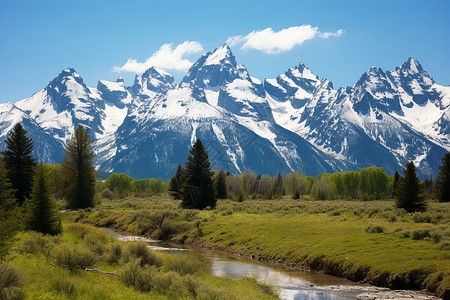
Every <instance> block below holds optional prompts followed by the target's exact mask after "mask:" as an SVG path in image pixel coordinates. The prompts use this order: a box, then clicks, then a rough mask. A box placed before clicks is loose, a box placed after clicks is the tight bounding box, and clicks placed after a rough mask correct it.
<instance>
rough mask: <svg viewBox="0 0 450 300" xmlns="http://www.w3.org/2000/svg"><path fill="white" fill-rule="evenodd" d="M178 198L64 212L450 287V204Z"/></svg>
mask: <svg viewBox="0 0 450 300" xmlns="http://www.w3.org/2000/svg"><path fill="white" fill-rule="evenodd" d="M179 204H180V202H179V201H176V200H172V199H171V198H170V197H168V196H166V195H164V194H163V195H159V196H154V197H151V198H136V197H125V198H123V199H113V200H106V199H104V200H103V201H102V203H101V205H100V206H98V207H97V208H96V209H87V210H81V211H77V212H66V213H65V220H66V221H68V222H82V223H90V224H93V225H95V226H101V227H112V228H115V229H117V230H119V231H124V232H128V233H131V234H136V235H144V236H148V237H152V238H158V239H170V240H173V241H174V242H178V243H185V244H192V245H193V246H196V245H202V246H206V247H211V248H215V249H217V248H219V249H222V250H225V251H229V252H232V253H236V254H239V255H245V256H249V257H252V258H256V259H259V260H261V261H268V262H271V263H278V264H282V265H285V266H287V267H291V268H292V267H294V268H312V269H315V270H321V271H324V272H326V273H328V274H332V275H337V276H341V277H345V278H349V279H352V280H354V281H363V282H368V283H372V284H375V285H379V286H388V287H391V288H400V289H403V288H407V289H422V288H426V289H428V290H430V291H433V292H435V293H436V294H437V295H441V296H442V295H444V293H445V291H448V290H449V289H450V223H449V222H450V205H448V203H435V202H430V203H428V209H427V211H426V212H416V213H406V212H405V211H404V210H402V209H397V208H395V204H394V202H393V201H391V200H387V201H367V202H363V201H344V200H332V201H317V200H312V199H311V198H308V197H307V198H304V199H302V200H291V199H282V200H246V201H244V202H235V201H230V200H219V201H218V202H217V207H216V209H213V210H203V211H200V210H183V209H181V208H179ZM447 293H448V292H447Z"/></svg>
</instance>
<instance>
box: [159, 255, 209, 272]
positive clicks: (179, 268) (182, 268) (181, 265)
mask: <svg viewBox="0 0 450 300" xmlns="http://www.w3.org/2000/svg"><path fill="white" fill-rule="evenodd" d="M164 267H165V268H166V269H168V270H172V271H175V272H177V273H179V274H181V275H186V274H194V273H197V272H199V271H200V270H202V269H203V264H202V262H201V261H200V260H198V259H195V258H193V257H185V256H170V257H167V259H166V261H165V265H164Z"/></svg>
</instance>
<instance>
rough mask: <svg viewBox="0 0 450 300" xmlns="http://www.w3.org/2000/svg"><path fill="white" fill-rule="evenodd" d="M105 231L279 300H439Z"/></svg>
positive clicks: (423, 295) (423, 294)
mask: <svg viewBox="0 0 450 300" xmlns="http://www.w3.org/2000/svg"><path fill="white" fill-rule="evenodd" d="M105 230H106V232H107V233H108V235H110V236H112V237H115V238H117V239H120V240H122V241H134V240H142V241H145V242H147V243H148V245H149V247H150V248H152V249H153V250H155V251H166V252H168V253H170V254H172V255H191V256H195V257H197V258H199V259H201V260H204V261H206V263H207V266H208V267H209V271H210V272H211V274H213V275H215V276H219V277H230V278H239V277H243V276H246V277H252V278H255V279H256V280H257V281H259V282H264V283H268V284H271V285H273V286H275V287H276V288H277V290H278V292H279V295H280V298H281V299H288V300H329V299H333V300H344V299H412V298H414V299H439V298H435V297H433V296H431V295H428V294H425V293H421V292H419V291H391V290H389V289H385V288H379V287H374V286H370V285H362V284H358V283H355V282H352V281H349V280H346V279H342V278H339V277H335V276H330V275H325V274H322V273H317V272H306V271H286V270H283V269H281V268H277V267H273V266H268V265H267V264H264V263H260V262H258V261H253V260H249V259H245V258H241V257H236V256H233V255H230V254H227V253H223V252H219V251H213V250H205V249H197V248H185V247H183V246H179V245H171V244H167V243H166V242H163V241H154V240H149V239H146V238H143V237H136V236H129V235H122V234H119V233H117V232H115V231H113V230H110V229H105Z"/></svg>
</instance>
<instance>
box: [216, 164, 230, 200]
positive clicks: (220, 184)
mask: <svg viewBox="0 0 450 300" xmlns="http://www.w3.org/2000/svg"><path fill="white" fill-rule="evenodd" d="M227 190H228V188H227V175H226V174H225V172H224V171H223V169H220V171H219V174H217V178H216V191H217V197H218V198H219V199H227V198H228V192H227Z"/></svg>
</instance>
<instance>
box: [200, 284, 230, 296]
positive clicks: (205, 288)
mask: <svg viewBox="0 0 450 300" xmlns="http://www.w3.org/2000/svg"><path fill="white" fill-rule="evenodd" d="M196 293H197V296H196V299H199V300H227V299H233V298H230V295H227V293H226V292H225V291H224V290H222V289H219V288H217V287H214V286H209V285H205V284H202V285H200V286H199V287H198V288H197V290H196ZM227 296H228V297H227Z"/></svg>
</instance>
